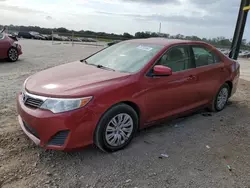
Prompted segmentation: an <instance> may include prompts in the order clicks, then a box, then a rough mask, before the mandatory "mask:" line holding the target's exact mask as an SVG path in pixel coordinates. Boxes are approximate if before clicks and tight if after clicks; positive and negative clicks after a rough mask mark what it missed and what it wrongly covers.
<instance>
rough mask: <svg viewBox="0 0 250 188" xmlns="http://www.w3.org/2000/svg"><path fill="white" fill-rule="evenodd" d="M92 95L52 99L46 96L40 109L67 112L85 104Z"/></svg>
mask: <svg viewBox="0 0 250 188" xmlns="http://www.w3.org/2000/svg"><path fill="white" fill-rule="evenodd" d="M91 99H92V97H84V98H81V99H53V98H48V99H46V100H45V101H44V103H43V104H42V106H41V107H40V108H41V109H45V110H50V111H51V112H53V113H61V112H67V111H71V110H75V109H78V108H81V107H84V106H86V105H87V104H88V103H89V102H90V101H91Z"/></svg>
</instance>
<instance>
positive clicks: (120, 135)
mask: <svg viewBox="0 0 250 188" xmlns="http://www.w3.org/2000/svg"><path fill="white" fill-rule="evenodd" d="M137 127H138V115H137V113H136V112H135V110H134V109H133V108H132V107H130V106H128V105H126V104H118V105H116V106H114V107H112V108H111V109H109V110H108V111H107V112H106V113H105V114H104V115H103V117H102V118H101V120H100V121H99V123H98V125H97V128H96V131H95V136H94V142H95V144H96V146H97V147H98V148H100V149H101V150H103V151H106V152H113V151H117V150H120V149H123V148H125V147H126V146H127V145H128V144H129V143H130V142H131V140H132V139H133V137H134V135H135V133H136V130H137Z"/></svg>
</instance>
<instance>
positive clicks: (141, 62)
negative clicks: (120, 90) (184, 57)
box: [86, 42, 163, 73]
mask: <svg viewBox="0 0 250 188" xmlns="http://www.w3.org/2000/svg"><path fill="white" fill-rule="evenodd" d="M162 48H163V46H160V45H152V44H138V43H129V42H121V43H118V44H115V45H113V46H110V47H108V48H106V49H104V50H102V51H101V52H99V53H97V54H95V55H93V56H91V57H89V58H88V59H86V61H87V63H88V64H92V65H101V66H104V67H108V68H110V69H114V70H116V71H120V72H128V73H134V72H137V71H139V70H140V69H142V68H143V67H144V66H145V65H146V64H147V63H148V62H149V61H150V60H151V59H152V58H153V57H154V56H155V55H156V54H157V53H158V52H159V51H160V50H161V49H162Z"/></svg>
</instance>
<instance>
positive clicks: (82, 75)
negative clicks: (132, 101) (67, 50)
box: [25, 61, 130, 97]
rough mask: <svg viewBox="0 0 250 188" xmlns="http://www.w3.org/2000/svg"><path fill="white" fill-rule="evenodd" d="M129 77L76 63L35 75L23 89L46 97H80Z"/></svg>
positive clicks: (126, 74) (124, 74)
mask: <svg viewBox="0 0 250 188" xmlns="http://www.w3.org/2000/svg"><path fill="white" fill-rule="evenodd" d="M129 75H130V74H128V73H120V72H115V71H110V70H104V69H100V68H97V67H95V66H92V65H86V64H85V63H82V62H80V61H78V62H73V63H68V64H64V65H60V66H57V67H54V68H50V69H47V70H44V71H41V72H38V73H36V74H35V75H33V76H31V77H29V78H28V79H27V81H26V84H25V89H26V90H27V91H28V92H29V93H32V94H36V95H41V96H47V97H82V96H83V95H86V94H93V93H92V92H94V91H95V90H96V89H103V88H104V87H105V86H110V85H112V84H114V83H116V82H120V81H121V80H124V79H126V78H127V77H128V76H129Z"/></svg>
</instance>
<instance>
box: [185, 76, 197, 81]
mask: <svg viewBox="0 0 250 188" xmlns="http://www.w3.org/2000/svg"><path fill="white" fill-rule="evenodd" d="M187 80H196V76H194V75H190V76H189V77H188V78H187Z"/></svg>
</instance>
